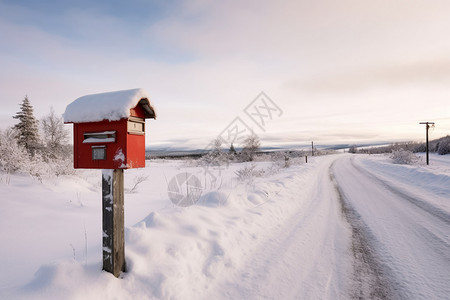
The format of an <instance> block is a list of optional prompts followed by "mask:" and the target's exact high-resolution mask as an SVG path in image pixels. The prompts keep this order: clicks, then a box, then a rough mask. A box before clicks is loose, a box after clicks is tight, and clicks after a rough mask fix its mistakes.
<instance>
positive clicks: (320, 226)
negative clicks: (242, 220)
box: [212, 156, 450, 299]
mask: <svg viewBox="0 0 450 300" xmlns="http://www.w3.org/2000/svg"><path fill="white" fill-rule="evenodd" d="M365 159H366V158H365V157H356V158H355V156H330V157H328V158H321V161H320V163H319V164H318V165H317V168H316V173H315V174H314V176H312V177H311V179H310V180H309V181H308V182H306V184H310V186H311V188H310V189H307V190H305V189H303V188H302V187H300V186H299V187H298V189H297V190H296V191H293V192H294V193H297V194H298V198H299V199H300V201H302V202H303V205H301V206H299V207H298V209H297V210H296V211H295V212H292V215H291V216H290V217H289V218H287V219H286V220H285V221H283V222H282V223H280V224H279V226H277V228H276V229H272V230H271V229H269V228H268V229H267V232H266V238H265V239H263V240H262V242H261V243H260V245H259V246H258V247H256V249H254V250H253V252H252V255H249V256H248V257H247V259H246V264H244V265H243V266H242V267H241V268H239V269H237V270H236V273H235V275H234V276H232V277H231V278H229V280H228V281H227V282H224V283H222V284H219V285H218V287H217V288H216V289H213V291H214V292H213V293H212V296H213V297H215V298H222V299H261V298H263V299H448V298H449V297H450V296H449V295H450V238H449V233H450V215H449V214H448V212H447V211H446V210H445V209H443V208H442V207H439V206H435V205H434V204H433V203H434V202H436V198H439V196H438V195H435V197H433V201H428V200H429V199H428V198H427V197H430V194H429V191H426V190H425V189H424V190H423V191H422V192H418V190H417V187H416V189H414V193H412V194H409V193H408V192H407V190H408V186H405V185H400V184H398V182H396V181H395V180H394V179H392V180H388V179H386V178H388V177H383V179H380V178H379V177H377V176H378V175H374V174H373V173H371V172H370V168H369V167H368V166H367V165H364V161H365ZM381 170H383V168H381ZM311 175H312V174H311ZM397 175H398V174H397ZM386 176H388V175H386ZM380 177H381V176H380ZM400 186H401V188H400ZM410 189H412V186H410ZM405 190H406V191H405Z"/></svg>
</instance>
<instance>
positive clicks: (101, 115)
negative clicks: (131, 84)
mask: <svg viewBox="0 0 450 300" xmlns="http://www.w3.org/2000/svg"><path fill="white" fill-rule="evenodd" d="M141 99H147V100H148V101H150V97H149V95H148V94H147V92H146V91H145V90H143V89H131V90H123V91H116V92H108V93H101V94H93V95H86V96H83V97H80V98H78V99H76V100H75V101H73V102H72V103H70V104H69V105H68V106H67V107H66V111H65V112H64V115H63V118H64V122H66V123H80V122H99V121H102V120H109V121H117V120H120V119H122V118H128V117H129V116H130V109H131V108H134V107H136V105H137V104H138V103H139V101H140V100H141Z"/></svg>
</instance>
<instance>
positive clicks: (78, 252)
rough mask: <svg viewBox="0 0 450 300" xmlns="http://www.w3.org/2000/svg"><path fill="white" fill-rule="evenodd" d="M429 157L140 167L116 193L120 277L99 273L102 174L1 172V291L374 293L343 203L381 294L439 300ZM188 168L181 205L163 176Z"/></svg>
mask: <svg viewBox="0 0 450 300" xmlns="http://www.w3.org/2000/svg"><path fill="white" fill-rule="evenodd" d="M435 158H436V159H435ZM430 160H431V165H430V166H425V165H423V164H420V165H414V166H402V165H394V164H392V163H391V162H390V159H389V158H388V157H386V156H369V155H348V154H343V155H329V156H322V157H308V163H307V164H306V163H301V164H296V165H294V166H291V167H290V168H287V169H284V168H276V167H274V166H273V163H272V162H257V163H239V164H238V163H233V164H231V165H229V166H228V167H225V166H223V167H222V168H221V169H220V170H216V171H217V172H220V173H218V174H220V176H218V178H219V180H218V181H216V182H211V181H209V180H208V178H205V176H204V174H205V170H204V169H203V168H201V167H193V166H192V164H191V163H190V162H186V161H170V160H152V161H147V167H146V168H144V169H130V170H127V171H126V172H125V190H126V191H130V190H131V189H132V187H133V186H134V184H135V179H136V178H142V176H148V180H147V181H144V182H143V183H142V184H140V185H139V186H138V187H137V191H135V192H133V193H130V192H126V193H125V227H126V228H125V237H126V241H125V255H126V263H127V269H128V270H127V272H126V273H122V274H121V276H120V278H119V279H117V278H115V277H114V276H112V275H111V274H109V273H106V272H104V271H102V270H101V261H102V257H101V255H102V234H103V233H102V228H101V226H102V225H101V180H102V172H101V171H99V170H80V171H79V172H78V175H76V176H61V177H54V178H44V179H43V181H42V183H41V182H39V181H36V180H34V179H32V178H30V177H28V176H25V175H11V177H10V181H9V184H7V183H6V182H8V181H6V180H5V178H6V176H7V175H6V174H0V191H1V194H2V209H1V210H0V228H1V229H0V240H1V241H2V247H0V265H1V266H2V272H0V299H351V298H363V299H365V298H374V299H377V296H376V295H375V296H374V295H373V294H372V297H370V295H371V293H372V291H373V290H374V286H375V285H376V283H372V282H376V280H375V281H372V280H370V278H369V277H371V276H372V277H373V276H375V275H373V274H372V275H370V274H371V273H370V270H364V269H363V268H364V267H361V264H358V262H357V261H355V243H354V239H355V237H354V227H353V231H352V226H350V223H349V222H350V221H351V220H350V219H349V218H348V217H347V218H346V217H344V212H343V211H345V209H343V208H342V206H341V201H344V202H345V203H347V205H348V207H351V208H352V209H353V211H354V214H355V215H356V216H357V218H356V219H357V222H358V226H360V227H359V228H360V229H361V232H366V236H365V240H364V242H365V243H367V248H366V251H369V252H370V255H371V257H372V258H373V260H372V261H373V262H372V263H373V265H372V266H373V267H374V269H375V270H376V272H375V273H378V276H381V277H382V281H383V282H384V283H386V285H387V287H382V288H386V290H387V293H388V294H387V295H388V297H387V298H388V299H446V298H447V299H448V295H450V285H449V284H448V282H450V257H449V253H450V236H449V235H450V220H449V217H448V216H449V213H450V210H449V203H448V202H449V199H450V167H449V166H450V156H439V157H438V156H432V157H431V159H430ZM252 164H255V165H256V168H257V169H260V170H265V175H264V176H262V177H255V178H250V179H249V180H246V181H239V180H238V179H237V176H236V173H235V172H236V171H237V170H240V169H242V168H244V167H245V166H251V165H252ZM186 172H188V173H190V174H194V175H195V176H197V177H198V178H199V179H200V181H201V182H202V184H205V185H206V186H204V190H203V195H202V196H201V198H200V199H199V201H198V202H197V204H196V205H193V206H190V207H187V208H182V207H177V206H174V205H173V204H172V203H171V201H170V200H169V197H168V193H167V185H168V183H167V182H169V181H170V179H171V178H172V177H173V176H176V175H177V174H179V173H186ZM103 176H105V174H103ZM348 211H349V209H347V213H348ZM349 220H350V221H349ZM352 232H353V233H352ZM362 266H364V264H363V265H362ZM358 268H359V269H358ZM361 268H362V269H361ZM366 277H367V278H366ZM367 295H369V296H367ZM378 298H382V297H378Z"/></svg>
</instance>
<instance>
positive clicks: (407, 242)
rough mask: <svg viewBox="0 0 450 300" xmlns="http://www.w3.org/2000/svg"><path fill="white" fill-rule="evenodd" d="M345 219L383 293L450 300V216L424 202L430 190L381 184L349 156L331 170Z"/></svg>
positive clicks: (383, 182) (381, 182)
mask: <svg viewBox="0 0 450 300" xmlns="http://www.w3.org/2000/svg"><path fill="white" fill-rule="evenodd" d="M332 171H333V176H334V178H335V180H336V182H337V184H338V187H339V191H340V194H341V196H342V199H343V202H344V205H345V206H346V208H347V215H349V221H350V222H351V223H352V227H353V228H359V229H360V230H361V236H362V239H363V240H364V242H365V243H366V248H367V250H369V256H370V258H371V259H372V262H371V264H372V265H373V268H374V269H375V277H377V278H378V279H379V280H381V282H384V283H385V284H384V285H385V287H386V290H385V291H383V290H381V292H382V293H381V294H382V295H383V293H384V295H385V296H387V297H388V298H391V297H394V298H401V299H448V298H449V297H450V236H449V234H450V215H449V214H448V212H447V211H446V210H445V209H443V208H442V207H439V206H437V205H435V204H433V201H428V200H429V199H428V198H429V197H430V195H429V193H428V191H425V190H423V192H422V193H420V192H418V191H417V189H413V187H412V186H411V188H410V190H414V193H408V189H407V188H405V187H404V186H403V187H402V188H401V189H400V188H398V187H397V186H395V185H394V184H393V183H392V182H390V181H388V180H386V177H385V178H384V179H380V178H379V177H377V176H376V175H374V174H373V173H370V171H369V170H368V169H367V168H364V164H362V163H360V162H359V161H358V160H356V159H353V158H351V157H344V158H341V159H338V160H337V161H336V162H335V163H334V165H333V168H332Z"/></svg>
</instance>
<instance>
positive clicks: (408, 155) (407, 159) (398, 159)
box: [391, 149, 419, 165]
mask: <svg viewBox="0 0 450 300" xmlns="http://www.w3.org/2000/svg"><path fill="white" fill-rule="evenodd" d="M391 158H392V161H393V162H394V163H395V164H402V165H411V164H413V163H415V162H417V161H418V160H419V158H418V157H417V156H416V155H415V154H414V153H412V152H411V151H406V150H403V149H400V150H393V151H392V153H391Z"/></svg>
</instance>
